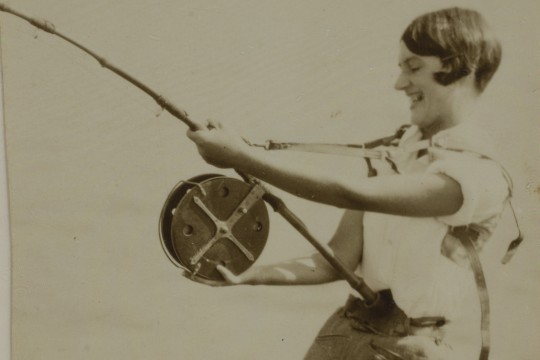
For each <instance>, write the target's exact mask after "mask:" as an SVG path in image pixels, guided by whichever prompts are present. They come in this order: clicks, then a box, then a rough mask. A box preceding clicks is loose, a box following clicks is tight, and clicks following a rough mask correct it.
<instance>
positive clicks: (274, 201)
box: [0, 3, 378, 304]
mask: <svg viewBox="0 0 540 360" xmlns="http://www.w3.org/2000/svg"><path fill="white" fill-rule="evenodd" d="M0 11H3V12H6V13H9V14H12V15H14V16H16V17H19V18H21V19H23V20H26V21H27V22H29V23H30V24H32V25H33V26H35V27H37V28H38V29H41V30H43V31H45V32H48V33H50V34H52V35H56V36H58V37H60V38H62V39H64V40H65V41H67V42H69V43H70V44H72V45H74V46H76V47H77V48H79V49H80V50H82V51H84V52H85V53H87V54H88V55H90V56H91V57H93V58H94V59H96V60H97V62H98V63H99V64H100V65H101V66H102V67H104V68H106V69H109V70H110V71H112V72H114V73H115V74H117V75H118V76H120V77H122V78H123V79H125V80H126V81H128V82H130V83H131V84H133V85H135V86H136V87H138V88H139V89H141V90H142V91H143V92H145V93H146V94H148V95H149V96H150V97H152V99H154V100H155V101H156V103H157V104H158V105H159V106H161V107H162V108H163V109H165V110H167V112H169V113H170V114H171V115H173V116H174V117H176V118H177V119H179V120H180V121H182V122H183V123H184V124H186V125H187V126H188V127H189V128H190V130H192V131H196V130H201V129H203V127H204V126H203V125H201V124H200V123H197V122H195V121H193V120H191V119H190V118H189V115H188V113H187V112H186V111H185V110H183V109H181V108H179V107H176V106H175V105H173V104H172V103H171V102H170V101H169V100H167V99H166V98H165V97H164V96H162V95H160V94H158V93H157V92H155V91H154V90H152V89H151V88H149V87H148V86H146V85H145V84H143V83H142V82H141V81H139V80H137V79H136V78H134V77H133V76H131V75H129V74H128V73H126V72H125V71H123V70H121V69H119V68H118V67H116V66H114V65H113V64H111V63H109V62H108V61H107V60H106V59H105V58H104V57H102V56H99V55H98V54H96V53H95V52H93V51H92V50H90V49H88V48H87V47H85V46H83V45H81V44H79V43H78V42H76V41H75V40H73V39H71V38H69V37H67V36H65V35H63V34H62V33H60V32H58V31H57V30H56V28H55V27H54V25H53V24H52V23H50V22H48V21H46V20H38V19H35V18H31V17H28V16H26V15H24V14H22V13H20V12H18V11H16V10H13V9H11V8H10V7H8V6H7V5H5V4H3V3H0ZM237 172H238V171H237ZM238 174H239V175H240V176H241V177H242V178H243V179H244V180H245V181H246V182H248V183H250V184H254V185H255V184H257V185H259V186H262V184H261V183H260V181H259V180H258V179H256V178H255V177H253V176H251V175H248V174H244V173H242V172H238ZM263 189H264V191H265V195H263V199H265V200H266V201H267V202H268V203H269V204H270V205H271V206H272V207H273V208H274V210H275V211H276V212H278V213H279V214H280V215H281V216H282V217H284V218H285V220H287V221H288V222H289V223H290V224H291V225H292V226H293V227H294V228H295V229H296V230H298V231H299V232H300V233H301V234H302V235H303V236H304V237H305V238H306V239H307V240H308V241H309V242H310V243H311V244H312V245H313V246H314V247H315V248H316V249H317V250H318V251H319V252H320V253H321V254H322V255H323V257H324V258H325V259H326V260H327V261H328V262H329V263H330V264H331V265H332V266H333V267H334V268H335V269H336V270H337V271H338V272H339V273H340V274H341V275H342V277H343V278H344V279H345V280H346V281H347V282H348V283H349V284H350V285H351V287H352V288H353V289H355V290H356V291H358V293H359V294H360V295H362V297H363V298H364V299H365V301H366V304H375V303H376V302H377V299H378V296H377V294H376V293H375V292H373V291H372V290H371V289H370V288H369V287H368V286H367V285H366V284H365V283H364V281H363V280H362V279H361V278H360V277H358V276H356V275H355V274H354V273H353V272H352V271H350V270H349V269H347V268H346V267H345V266H344V265H343V263H342V262H341V261H340V260H339V259H338V258H336V257H335V256H334V255H333V254H332V253H331V251H330V250H329V249H328V248H327V247H326V246H324V245H322V244H321V243H320V242H318V241H317V240H316V239H315V238H314V237H313V236H312V235H311V233H310V232H309V230H308V229H307V227H306V226H305V225H304V223H303V222H302V221H301V220H300V219H299V218H298V217H297V216H296V215H295V214H294V213H292V212H291V211H290V210H289V209H288V208H287V206H286V205H285V203H284V202H283V201H282V200H281V199H280V198H278V197H277V196H275V195H273V194H272V193H270V192H269V191H268V189H266V188H265V187H263Z"/></svg>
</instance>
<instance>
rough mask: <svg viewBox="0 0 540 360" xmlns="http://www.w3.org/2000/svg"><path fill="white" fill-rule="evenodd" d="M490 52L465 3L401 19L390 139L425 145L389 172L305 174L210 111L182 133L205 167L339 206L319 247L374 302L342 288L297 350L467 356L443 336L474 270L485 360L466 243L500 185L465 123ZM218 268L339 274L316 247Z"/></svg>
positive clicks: (482, 230)
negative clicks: (398, 133) (407, 118)
mask: <svg viewBox="0 0 540 360" xmlns="http://www.w3.org/2000/svg"><path fill="white" fill-rule="evenodd" d="M484 35H485V37H484ZM500 53H501V52H500V46H499V44H498V42H497V41H495V40H493V38H492V37H491V36H490V35H489V33H488V32H487V27H486V25H485V22H484V21H483V19H482V17H481V15H480V14H479V13H477V12H476V11H473V10H468V9H462V8H450V9H444V10H440V11H436V12H432V13H428V14H426V15H423V16H420V17H418V18H417V19H415V20H414V21H413V22H412V23H411V25H409V27H408V28H407V30H406V31H405V33H404V35H403V37H402V42H401V45H400V53H399V65H400V68H401V74H400V75H399V77H398V79H397V82H396V84H395V88H396V89H397V90H401V91H404V92H405V93H406V95H407V96H408V97H409V98H410V99H411V106H410V111H411V123H412V125H413V126H411V127H410V128H409V129H408V130H407V131H406V132H405V134H404V135H403V136H402V138H401V139H400V143H399V146H400V147H402V148H407V147H410V146H413V145H415V144H418V143H419V142H421V141H423V140H428V142H427V144H428V145H426V146H425V147H424V148H420V150H419V151H418V152H414V153H406V155H405V156H402V157H400V158H395V159H393V160H395V162H396V165H397V171H395V173H388V174H385V175H380V176H378V177H376V178H366V179H363V180H358V179H350V178H347V177H344V176H337V175H336V174H327V173H324V172H319V173H313V172H306V171H305V170H303V169H302V168H299V167H298V166H296V165H295V164H289V163H283V162H282V161H279V160H277V159H275V158H273V157H272V156H268V154H266V153H260V152H258V151H257V150H254V149H252V148H250V147H249V146H248V145H247V144H246V143H245V142H244V141H243V139H242V138H241V137H240V136H239V135H238V134H236V133H235V132H234V131H232V130H230V129H229V128H228V127H227V126H225V125H223V124H222V123H220V122H217V121H211V122H209V123H208V126H207V127H206V128H204V129H200V130H198V131H188V136H189V137H190V139H192V140H193V141H194V142H195V143H196V145H197V147H198V149H199V152H200V154H201V156H202V157H203V158H204V159H205V160H206V161H208V162H209V163H211V164H213V165H215V166H218V167H232V168H235V169H237V170H241V171H245V172H247V173H250V174H252V175H255V176H257V177H259V178H261V179H263V180H265V181H267V182H269V183H271V184H273V185H275V186H278V187H280V188H282V189H284V190H286V191H288V192H290V193H292V194H295V195H297V196H301V197H304V198H306V199H311V200H315V201H317V202H321V203H325V204H329V205H333V206H337V207H340V208H344V209H346V210H345V214H344V215H343V218H342V221H341V223H340V225H339V227H338V230H337V232H336V234H335V235H334V237H333V238H332V240H331V241H330V244H329V245H330V247H331V248H332V249H333V251H334V253H335V255H336V256H337V257H338V258H340V259H341V260H342V261H343V263H345V264H347V266H348V267H349V268H350V269H351V270H358V271H359V272H360V273H361V274H362V275H363V276H364V278H365V280H366V283H367V284H368V285H369V286H371V287H372V288H373V289H374V290H376V291H379V292H380V293H379V294H380V302H382V303H383V304H384V305H381V306H378V307H377V306H375V307H373V306H372V304H367V303H364V302H363V301H361V300H359V299H354V298H350V299H349V301H348V302H347V304H346V305H345V306H344V307H343V308H341V309H339V310H338V311H337V312H336V313H335V314H334V316H333V317H331V318H330V319H329V320H328V322H327V323H326V325H325V326H324V327H323V329H322V330H321V331H320V333H319V336H318V337H317V339H316V341H315V342H314V344H313V345H312V347H311V348H310V350H309V352H308V354H307V355H306V359H309V360H322V359H345V358H353V357H354V359H366V360H368V359H456V358H460V359H471V358H474V357H475V354H474V353H475V351H474V350H473V351H471V350H470V349H467V346H464V344H454V343H452V340H451V339H449V338H448V337H447V336H445V335H444V334H445V332H447V331H448V330H449V329H450V328H452V327H453V326H454V325H453V324H454V322H455V319H456V318H457V317H459V316H460V314H461V313H462V312H463V308H466V307H467V306H469V305H468V304H467V303H466V302H464V299H463V296H462V294H463V293H464V292H465V291H464V289H466V288H468V287H469V286H470V284H471V282H472V281H473V278H475V277H476V279H480V280H478V284H477V285H478V291H479V294H480V298H481V305H482V349H481V353H480V358H481V359H484V360H485V359H487V356H488V353H489V335H488V332H489V329H488V326H489V325H488V320H487V315H488V310H487V309H488V303H487V298H486V296H485V292H486V289H485V283H484V280H483V275H482V269H481V267H480V266H479V263H478V259H477V254H476V252H477V251H480V250H481V249H482V247H483V245H484V243H485V242H486V241H487V240H488V238H489V237H490V236H491V234H492V232H493V230H494V228H495V226H496V224H497V222H498V220H499V217H500V215H501V213H502V211H503V207H504V204H505V202H506V200H507V199H508V197H509V196H510V192H509V187H510V186H511V185H510V184H509V183H507V180H506V178H505V174H504V169H502V168H501V166H500V165H499V164H498V163H497V162H496V161H495V160H494V159H493V156H494V155H493V153H494V150H493V145H492V144H491V143H490V142H489V141H487V140H486V139H485V137H484V134H483V132H482V130H481V129H479V128H476V127H475V126H474V124H473V123H472V122H473V110H474V108H475V107H476V105H477V103H478V100H479V95H480V93H481V92H482V91H483V90H484V88H485V86H486V85H487V83H488V82H489V80H490V79H491V77H492V76H493V74H494V72H495V71H496V69H497V67H498V64H499V62H500ZM479 154H480V156H479ZM390 215H393V216H390ZM395 215H397V216H395ZM457 229H462V230H460V231H458V230H457ZM464 249H467V251H466V252H465V250H464ZM467 257H469V258H470V261H471V264H470V266H469V264H468V262H467V261H464V259H466V258H467ZM471 268H472V269H473V270H474V273H475V275H474V276H473V274H472V272H471ZM218 270H219V271H220V272H221V273H222V275H223V277H224V279H225V282H224V283H225V284H230V285H233V284H234V285H237V284H242V283H245V284H256V285H258V284H317V283H325V282H330V281H335V280H337V279H338V276H337V274H336V273H335V272H334V270H333V269H332V268H331V267H330V266H329V265H328V264H327V263H325V261H324V260H323V259H322V258H321V256H320V255H319V254H316V255H313V256H312V257H311V258H308V259H306V258H302V259H296V260H293V261H289V262H285V263H278V264H275V265H268V266H261V267H254V268H251V269H248V270H247V271H246V272H244V273H242V274H234V273H233V272H231V271H230V270H229V269H227V268H226V267H224V266H218ZM284 274H286V276H285V275H284ZM381 308H382V310H381ZM376 309H377V310H376ZM476 351H477V350H476ZM476 356H477V355H476Z"/></svg>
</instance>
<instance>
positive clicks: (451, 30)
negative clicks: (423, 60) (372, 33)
mask: <svg viewBox="0 0 540 360" xmlns="http://www.w3.org/2000/svg"><path fill="white" fill-rule="evenodd" d="M401 40H403V42H404V43H405V45H406V46H407V48H408V49H409V50H410V51H411V52H413V53H415V54H417V55H420V56H437V57H438V58H439V59H441V61H442V65H443V68H444V69H445V71H442V72H439V73H436V74H435V80H436V81H437V82H438V83H440V84H442V85H449V84H452V83H453V82H455V81H457V80H459V79H461V78H462V77H464V76H467V75H469V74H473V75H474V83H475V86H476V89H477V90H478V92H479V93H481V92H482V91H484V89H485V88H486V86H487V84H488V83H489V81H490V80H491V78H492V77H493V74H495V71H497V68H498V67H499V64H500V62H501V57H502V50H501V45H500V43H499V41H498V40H497V39H496V38H495V36H494V35H493V34H492V32H491V30H490V29H489V27H488V25H487V23H486V21H485V20H484V18H483V17H482V15H480V14H479V13H478V12H477V11H475V10H469V9H463V8H458V7H454V8H449V9H443V10H439V11H434V12H430V13H427V14H424V15H421V16H419V17H417V18H416V19H414V20H413V22H412V23H411V24H410V25H409V26H408V27H407V29H405V32H404V33H403V35H402V37H401Z"/></svg>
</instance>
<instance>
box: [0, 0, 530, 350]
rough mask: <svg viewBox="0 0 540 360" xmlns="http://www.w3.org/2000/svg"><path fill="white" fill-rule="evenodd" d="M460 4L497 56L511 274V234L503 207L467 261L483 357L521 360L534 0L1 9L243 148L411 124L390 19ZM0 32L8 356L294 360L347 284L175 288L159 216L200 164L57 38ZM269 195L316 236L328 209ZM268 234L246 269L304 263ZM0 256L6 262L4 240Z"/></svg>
mask: <svg viewBox="0 0 540 360" xmlns="http://www.w3.org/2000/svg"><path fill="white" fill-rule="evenodd" d="M460 4H461V5H463V6H468V7H472V8H475V9H478V10H479V11H480V12H481V13H482V14H483V15H484V16H485V17H486V18H487V19H488V21H489V22H490V24H491V25H492V27H493V29H494V30H495V32H496V33H497V34H498V36H499V38H500V39H501V41H502V44H503V48H504V57H503V63H502V65H501V68H500V69H499V72H498V73H497V74H496V76H495V78H494V80H493V81H492V83H491V84H490V86H489V87H488V90H487V92H486V93H485V94H484V99H483V106H482V108H481V109H480V113H479V116H478V117H479V119H481V120H480V121H481V124H482V125H483V126H484V127H485V128H486V131H488V132H489V133H490V134H491V135H492V136H493V137H494V139H495V141H496V142H497V144H498V145H499V150H500V154H501V156H500V158H501V161H502V162H503V163H504V164H505V165H506V166H507V168H508V170H509V171H510V173H512V175H513V177H514V183H515V201H514V202H515V206H516V209H517V211H518V214H519V216H520V219H521V224H522V227H523V231H524V233H525V236H526V241H525V243H524V244H523V245H522V247H521V248H520V250H519V251H518V253H517V255H516V256H515V258H514V260H513V261H512V263H510V264H509V265H506V266H505V267H501V266H499V265H498V260H499V259H500V257H501V256H502V253H503V252H504V247H505V246H506V244H507V243H508V241H509V239H510V238H511V237H512V236H513V235H514V231H515V229H514V228H513V225H512V222H511V221H510V219H509V216H508V214H506V215H505V217H504V219H503V222H502V224H501V226H500V229H499V231H498V233H497V234H496V236H495V237H494V238H493V239H492V241H491V244H490V245H489V246H488V248H486V250H485V254H484V255H483V261H484V263H485V266H486V268H487V271H488V281H489V286H490V293H491V299H492V312H493V318H492V337H493V340H492V341H493V353H492V357H491V358H492V359H494V360H496V359H536V358H537V357H538V356H537V352H538V350H539V349H538V344H537V339H538V338H539V335H540V325H539V324H540V322H539V321H538V320H539V319H538V317H539V315H540V305H538V301H537V299H538V298H539V296H540V283H539V282H538V279H539V278H540V268H539V264H540V262H539V261H538V254H539V247H540V242H539V239H538V234H540V232H539V227H538V219H539V214H540V212H539V200H540V198H539V191H540V190H539V189H540V181H539V179H540V177H539V175H540V174H539V167H538V159H539V155H540V154H539V148H538V139H539V135H540V131H539V126H538V124H539V122H538V114H539V113H540V112H539V110H540V108H539V101H538V100H539V99H538V88H540V87H539V81H538V76H539V75H540V74H539V65H540V59H539V57H540V53H539V48H538V43H539V35H540V25H539V24H540V5H539V3H538V2H537V1H534V0H524V1H514V2H509V1H502V0H499V1H487V0H485V1H452V2H450V1H419V0H418V1H417V0H407V1H397V0H385V1H362V2H359V1H352V0H350V1H341V2H335V1H321V0H317V1H295V2H290V1H272V2H254V1H247V0H232V1H214V0H205V1H165V0H163V1H152V2H149V1H141V0H137V1H133V0H129V1H128V0H119V1H114V2H110V1H105V0H95V1H92V2H88V1H82V0H71V1H60V0H39V1H38V0H17V1H16V2H14V1H13V2H12V3H11V4H10V5H11V6H13V7H14V8H15V9H17V10H19V11H21V12H23V13H25V14H27V15H30V16H35V17H39V18H44V19H47V20H49V21H51V22H52V23H54V24H55V26H56V28H57V29H58V30H59V31H60V32H62V33H64V34H66V35H68V36H70V37H72V38H73V39H76V40H77V41H79V42H81V43H83V44H84V45H86V46H88V47H89V48H91V49H93V50H95V51H96V52H98V53H99V54H101V55H103V56H104V57H105V58H107V59H108V60H109V61H111V62H112V63H113V64H115V65H117V66H118V67H120V68H122V69H124V70H126V71H127V72H128V73H131V74H132V75H134V76H135V77H137V78H138V79H140V80H142V81H143V82H145V83H146V84H148V85H149V86H150V87H152V88H154V89H156V90H157V91H158V92H160V93H162V94H163V95H165V96H167V97H168V98H169V99H170V100H171V101H172V102H173V103H175V104H177V105H179V106H183V107H185V108H186V110H187V111H188V112H189V113H190V115H191V116H192V118H193V119H197V120H204V119H206V118H216V119H220V120H223V121H225V122H227V123H230V124H232V125H234V126H235V127H236V128H238V129H239V131H240V132H241V133H242V134H243V135H245V136H246V137H248V138H250V139H251V140H253V141H256V142H262V141H264V140H266V139H269V138H271V139H277V140H294V141H325V142H340V143H344V142H350V143H360V142H362V141H366V140H368V139H370V138H373V137H375V136H382V135H386V134H388V133H391V132H393V131H394V129H395V128H397V127H398V126H399V125H401V124H402V123H405V122H407V121H408V100H407V99H406V97H405V96H404V95H403V94H401V93H398V92H396V91H394V90H393V88H392V87H393V83H394V81H395V79H396V76H397V74H398V68H397V49H398V39H399V36H400V35H401V32H402V31H403V29H404V28H405V26H406V25H407V24H408V23H409V22H410V21H411V20H412V19H413V18H414V17H415V16H417V15H420V14H422V13H424V12H426V11H429V10H434V9H439V8H442V7H447V6H451V5H460ZM0 31H1V33H0V35H1V46H2V48H1V50H2V71H3V81H4V107H5V109H4V115H5V132H6V147H7V170H8V171H7V173H8V181H9V200H10V221H11V223H10V224H11V235H12V238H11V247H12V287H11V289H12V312H11V317H12V351H13V354H12V355H13V359H17V360H21V359H25V360H26V359H178V358H182V359H188V358H189V359H209V360H211V359H255V358H256V359H274V358H282V359H298V358H301V357H302V355H303V354H304V352H305V351H306V349H307V347H308V346H309V345H310V343H311V341H312V339H313V337H314V335H315V334H316V332H317V330H318V328H319V327H320V326H321V324H322V322H323V321H324V320H325V319H326V318H327V317H328V316H329V314H330V312H331V311H333V310H334V309H335V307H337V306H338V305H340V304H341V303H342V302H343V301H344V299H345V298H346V296H347V292H348V289H347V287H346V286H345V285H344V284H342V283H337V284H331V285H324V286H316V287H287V288H283V287H235V288H219V289H216V288H208V287H205V286H201V285H199V284H195V283H191V282H189V281H187V280H186V279H184V278H183V277H181V276H180V270H179V269H177V268H175V267H174V266H173V265H172V264H171V263H169V262H168V260H167V258H166V257H165V255H164V254H163V252H162V250H161V246H160V244H159V239H158V232H157V228H158V219H159V213H160V210H161V206H162V205H163V202H164V200H165V198H166V196H167V194H168V192H169V191H170V189H171V188H172V187H173V186H174V185H175V184H176V182H178V181H179V180H181V179H187V178H189V177H191V176H194V175H197V174H200V173H209V172H215V171H216V170H215V169H213V168H212V167H210V166H208V165H206V164H205V163H204V162H203V161H202V160H200V158H199V157H198V156H197V153H196V151H195V149H194V147H193V146H192V144H191V143H190V142H189V141H188V140H187V139H186V138H185V136H184V133H185V130H186V127H185V126H184V125H183V124H181V123H179V122H178V120H176V119H174V118H173V117H172V116H170V115H169V114H167V113H161V112H160V109H159V107H158V106H157V105H156V104H155V103H154V102H153V101H152V100H151V99H150V98H149V97H147V96H146V95H144V94H143V93H141V92H140V91H139V90H138V89H136V88H135V87H133V86H132V85H130V84H128V83H126V82H125V81H124V80H122V79H120V78H118V77H117V76H116V75H114V74H112V73H110V72H109V71H108V70H106V69H102V68H100V67H99V65H98V64H97V63H96V62H95V61H94V60H93V59H91V58H90V57H89V56H87V55H85V54H83V53H82V52H80V51H79V50H78V49H75V48H74V47H72V46H70V45H69V44H67V43H65V42H64V41H62V40H60V39H58V38H55V37H52V36H50V35H49V34H46V33H44V32H42V31H37V30H36V29H35V28H33V27H32V26H31V25H29V24H28V23H26V22H24V21H22V20H20V19H17V18H15V17H13V16H11V15H7V14H0ZM276 156H284V157H286V158H288V159H290V161H296V162H297V163H298V164H299V166H308V167H309V166H311V167H317V168H325V169H328V171H347V172H350V174H351V176H362V174H363V171H364V169H363V162H362V161H361V160H359V159H352V158H336V157H331V156H318V157H314V156H311V155H298V154H279V155H276ZM220 172H222V173H226V174H228V175H232V176H234V173H232V172H230V171H221V170H220ZM280 194H281V195H282V196H283V198H284V200H285V201H287V203H288V204H289V206H290V207H291V208H292V209H293V210H294V211H296V212H297V213H298V214H300V216H301V218H302V219H303V220H304V221H305V222H306V223H307V225H308V226H309V227H310V229H311V230H312V231H313V232H314V233H315V234H318V235H319V237H320V238H321V239H326V238H328V237H329V236H330V235H331V234H332V232H333V230H334V229H335V226H336V224H337V221H338V219H339V215H340V211H338V210H336V209H333V208H330V207H326V206H321V205H316V204H312V203H309V202H307V201H303V200H298V199H295V198H293V197H291V196H289V195H287V194H282V193H280ZM271 224H272V225H271V234H270V239H269V243H268V245H267V247H266V249H265V251H264V253H263V256H262V257H261V258H260V259H259V261H260V262H261V263H268V262H272V261H276V260H279V259H285V258H289V257H293V256H298V255H302V254H305V253H309V252H311V251H312V250H311V248H310V246H309V245H308V244H307V243H306V242H305V240H303V239H302V238H300V236H299V235H297V234H295V233H294V232H293V231H292V229H291V228H290V227H289V226H288V225H287V224H285V223H284V221H283V220H281V219H280V218H279V217H277V216H275V215H271ZM2 246H3V248H2V251H4V250H5V251H4V254H5V253H6V251H7V248H8V243H7V242H6V241H4V242H3V244H2ZM4 258H5V257H4ZM3 261H4V263H6V260H5V259H3ZM2 275H3V274H2ZM5 278H6V277H5V276H3V284H7V281H6V280H5ZM472 299H473V301H474V296H473V297H472ZM7 314H8V313H7ZM7 314H6V316H5V318H6V319H7V318H8V316H7ZM4 323H7V320H6V321H4ZM6 326H7V325H6ZM472 331H473V332H475V331H476V329H472Z"/></svg>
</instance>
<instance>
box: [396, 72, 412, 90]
mask: <svg viewBox="0 0 540 360" xmlns="http://www.w3.org/2000/svg"><path fill="white" fill-rule="evenodd" d="M409 83H410V82H409V78H408V77H407V74H405V73H404V72H403V71H402V72H400V73H399V76H398V78H397V80H396V83H395V84H394V89H396V90H404V89H405V88H406V87H407V86H409Z"/></svg>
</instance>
